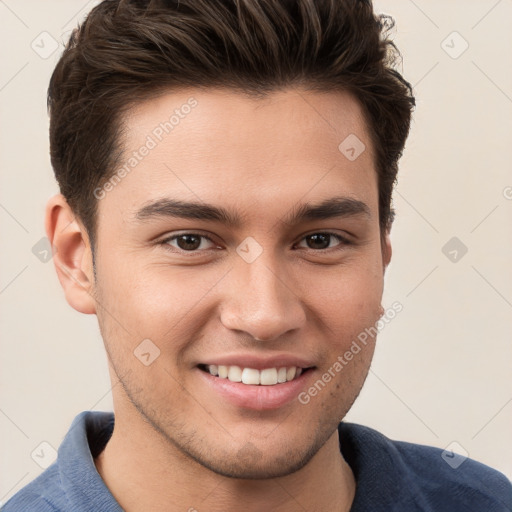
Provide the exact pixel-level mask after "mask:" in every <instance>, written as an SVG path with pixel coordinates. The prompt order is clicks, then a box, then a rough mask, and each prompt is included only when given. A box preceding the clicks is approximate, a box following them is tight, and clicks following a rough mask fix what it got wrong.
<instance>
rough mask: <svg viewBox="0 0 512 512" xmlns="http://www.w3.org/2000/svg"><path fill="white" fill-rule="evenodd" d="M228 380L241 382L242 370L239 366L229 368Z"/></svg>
mask: <svg viewBox="0 0 512 512" xmlns="http://www.w3.org/2000/svg"><path fill="white" fill-rule="evenodd" d="M228 379H229V380H230V381H231V382H242V368H240V366H230V367H229V371H228Z"/></svg>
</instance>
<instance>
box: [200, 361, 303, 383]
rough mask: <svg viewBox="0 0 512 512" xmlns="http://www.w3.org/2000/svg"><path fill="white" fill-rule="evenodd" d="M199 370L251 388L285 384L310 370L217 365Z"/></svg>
mask: <svg viewBox="0 0 512 512" xmlns="http://www.w3.org/2000/svg"><path fill="white" fill-rule="evenodd" d="M199 368H200V369H201V370H203V371H205V372H209V373H210V375H213V376H215V377H219V378H221V379H228V380H229V381H231V382H241V383H242V384H247V385H251V386H275V385H277V384H284V383H285V382H290V381H292V380H294V379H297V378H299V377H300V375H301V374H302V372H303V371H305V370H308V368H305V369H303V368H301V367H297V366H289V367H281V368H264V369H262V370H257V369H255V368H242V367H240V366H237V365H231V366H225V365H215V364H209V365H199Z"/></svg>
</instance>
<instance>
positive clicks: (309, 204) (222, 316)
mask: <svg viewBox="0 0 512 512" xmlns="http://www.w3.org/2000/svg"><path fill="white" fill-rule="evenodd" d="M382 22H383V19H379V18H377V17H376V16H375V15H374V13H373V8H372V5H371V3H370V2H369V1H362V0H359V1H356V0H345V1H338V2H334V1H332V2H329V1H327V0H323V1H322V0H318V1H316V2H313V1H311V0H300V1H297V2H291V1H285V0H281V1H279V0H259V1H257V0H239V1H233V0H225V1H211V0H210V1H206V0H188V1H180V2H170V1H168V2H164V1H161V2H146V1H141V0H138V1H135V0H128V1H122V0H121V1H118V0H105V1H104V2H102V3H101V4H99V5H98V6H97V7H95V8H94V9H93V11H92V12H91V13H90V15H89V17H88V19H87V20H86V21H85V22H84V24H83V25H82V26H81V27H80V29H79V30H78V31H75V32H74V33H73V35H72V37H71V40H70V42H69V44H68V46H67V48H66V50H65V52H64V54H63V56H62V57H61V59H60V61H59V63H58V64H57V67H56V69H55V72H54V74H53V76H52V79H51V82H50V88H49V97H48V99H49V109H50V116H51V117H50V145H51V158H52V165H53V167H54V170H55V174H56V177H57V180H58V181H59V185H60V191H61V194H58V195H56V196H55V197H53V198H51V199H50V201H49V202H48V205H47V215H46V231H47V234H48V238H49V239H50V240H51V242H52V245H53V246H54V250H55V253H54V261H55V264H56V270H57V274H58V277H59V280H60V282H61V285H62V287H63V289H64V293H65V295H66V299H67V301H68V302H69V304H70V305H71V306H72V307H73V308H74V309H76V310H77V311H79V312H81V313H84V314H96V315H97V317H98V322H99V326H100V330H101V334H102V337H103V339H104V343H105V348H106V351H107V356H108V361H109V369H110V374H111V379H112V384H113V390H112V393H113V398H114V412H115V420H114V415H113V414H107V413H99V412H90V411H88V412H83V413H81V414H80V415H78V416H77V418H76V419H75V421H74V422H73V425H72V426H71V428H70V431H69V433H68V434H67V436H66V438H65V440H64V441H63V443H62V445H61V446H60V449H59V455H58V459H57V461H56V463H55V464H53V465H52V466H51V467H50V468H48V469H47V470H46V471H45V472H44V473H43V474H41V475H40V476H39V477H38V478H36V479H35V480H34V481H33V482H32V483H30V484H29V485H28V486H26V487H25V488H24V489H22V490H21V491H20V492H19V493H18V494H17V495H15V496H14V497H13V498H12V499H11V500H10V501H9V502H8V503H7V504H6V506H5V507H4V509H3V510H5V511H6V512H11V511H18V510H24V511H25V510H37V511H64V510H66V511H67V510H69V511H86V510H101V511H119V510H126V511H128V512H138V511H155V512H158V511H168V512H175V511H186V510H188V511H199V512H201V511H211V512H218V511H235V510H244V511H274V510H275V511H280V512H281V511H282V512H288V511H299V510H300V511H302V510H307V511H328V512H330V511H349V510H351V511H353V512H360V511H379V510H382V511H384V510H385V511H388V510H393V511H408V512H410V511H414V510H422V511H436V512H438V511H444V510H446V511H451V512H453V511H463V510H464V511H467V510H474V511H486V512H487V511H506V510H512V485H511V484H510V482H509V481H508V480H507V479H506V478H505V477H504V476H503V475H501V474H500V473H498V472H496V471H494V470H492V469H491V468H488V467H486V466H484V465H482V464H480V463H478V462H476V461H472V460H466V461H464V463H463V464H462V465H461V466H460V467H459V468H458V469H457V470H454V469H452V468H451V467H450V466H449V465H447V464H446V463H445V462H444V461H443V459H442V458H441V450H439V449H436V448H431V447H425V446H419V445H413V444H408V443H402V442H396V441H391V440H389V439H387V438H386V437H384V436H383V435H381V434H379V433H378V432H376V431H375V430H372V429H369V428H366V427H363V426H359V425H353V424H347V423H344V422H342V420H343V418H344V417H345V415H346V413H347V411H348V410H349V409H350V407H351V405H352V404H353V402H354V400H355V399H356V397H357V396H358V394H359V392H360V390H361V387H362V385H363V383H364V380H365V378H366V375H367V373H368V370H369V366H370V363H371V360H372V355H373V351H374V347H375V341H376V332H377V329H376V328H375V326H376V325H378V323H379V320H380V319H382V318H386V315H389V314H390V313H389V312H386V311H385V310H384V308H383V307H382V305H381V299H382V292H383V276H384V272H385V269H386V267H387V265H388V263H389V261H390V258H391V245H390V239H389V232H390V229H391V224H392V219H393V212H392V210H391V206H390V205H391V192H392V187H393V183H394V181H395V178H396V172H397V162H398V159H399V157H400V156H401V153H402V150H403V148H404V144H405V140H406V137H407V134H408V131H409V124H410V116H411V110H412V108H413V105H414V99H413V97H412V94H411V90H410V86H409V84H408V83H407V82H406V81H405V80H404V79H403V78H402V77H401V76H400V75H399V74H398V73H397V72H396V71H394V70H393V69H392V67H391V66H392V62H393V57H394V56H395V53H394V51H393V50H394V48H393V46H392V43H390V42H389V41H388V40H387V39H386V38H385V34H382V32H381V31H382V28H383V23H382Z"/></svg>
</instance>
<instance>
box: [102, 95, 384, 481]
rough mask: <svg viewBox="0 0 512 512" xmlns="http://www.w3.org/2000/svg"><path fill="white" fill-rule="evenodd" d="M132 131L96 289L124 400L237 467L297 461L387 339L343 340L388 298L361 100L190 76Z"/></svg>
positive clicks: (125, 413) (323, 435) (329, 429)
mask: <svg viewBox="0 0 512 512" xmlns="http://www.w3.org/2000/svg"><path fill="white" fill-rule="evenodd" d="M187 105H188V107H187ZM173 113H174V118H171V116H172V115H173ZM170 118H171V120H170V121H169V119H170ZM166 122H167V123H168V124H167V125H166V124H165V123H166ZM124 133H125V135H124V137H125V138H124V143H125V157H126V158H125V161H124V162H123V164H124V163H126V164H127V166H126V167H125V171H124V172H123V171H121V172H120V173H118V178H119V179H117V180H115V181H111V183H110V185H107V187H105V188H103V189H102V190H101V191H97V195H98V197H101V199H99V210H98V211H99V228H98V236H97V252H96V257H95V260H96V271H97V281H96V282H95V290H94V291H95V297H96V298H97V301H96V303H95V312H96V314H97V316H98V320H99V324H100V328H101V332H102V335H103V338H104V342H105V346H106V349H107V352H108V356H109V360H110V365H111V367H112V369H113V371H114V372H115V374H116V376H117V377H118V378H119V379H120V385H119V386H116V388H115V389H114V400H116V398H117V399H118V406H117V407H118V410H116V414H117V415H118V416H119V417H122V418H124V420H126V421H130V419H131V420H133V421H139V422H140V421H141V420H140V417H141V416H140V415H142V417H143V418H144V419H145V421H146V422H147V423H148V424H149V425H151V427H152V428H153V430H154V433H155V436H160V438H161V439H163V440H164V442H165V443H168V444H169V445H173V446H174V447H178V448H179V449H180V450H181V452H182V453H184V454H185V455H187V456H189V457H191V458H192V459H194V460H196V461H198V462H199V463H201V464H202V465H203V466H205V467H207V468H210V469H212V470H213V471H215V472H217V473H219V474H222V475H227V476H235V477H240V478H265V477H273V476H281V475H284V474H288V473H290V472H292V471H295V470H297V469H299V468H300V467H302V466H303V465H305V464H306V463H307V462H308V461H309V460H310V459H311V458H312V456H313V455H314V454H315V453H316V452H317V451H318V450H319V449H320V448H321V447H322V446H323V445H324V444H325V443H326V441H327V440H328V439H329V437H331V436H332V435H333V433H334V432H335V431H336V427H337V425H338V423H339V422H340V421H341V420H342V418H343V417H344V415H345V414H346V412H347V411H348V409H349V408H350V406H351V405H352V403H353V401H354V400H355V398H356V396H357V395H358V393H359V391H360V389H361V387H362V385H363V382H364V380H365V377H366V375H367V372H368V368H369V365H370V361H371V358H372V355H373V349H374V341H375V340H374V339H372V338H368V339H367V342H366V344H365V345H364V346H363V347H362V350H360V351H359V352H358V353H357V354H353V357H352V358H351V360H349V361H347V358H346V357H344V354H345V353H346V352H347V351H350V347H351V345H352V343H353V341H354V340H356V339H357V337H358V335H359V334H360V333H361V332H363V331H364V330H365V328H368V327H371V326H374V325H375V323H376V322H377V321H378V319H379V316H380V313H381V309H380V304H381V297H382V286H383V272H384V268H385V265H386V264H387V256H385V255H386V254H387V252H386V250H384V248H383V245H382V244H381V236H380V235H381V234H380V231H379V218H378V186H377V177H376V171H375V166H374V161H373V150H372V147H371V143H370V140H369V136H368V131H367V129H366V127H365V123H364V119H363V116H362V113H361V110H360V108H359V106H358V104H357V102H356V101H355V100H354V99H353V97H351V96H350V95H348V94H347V93H314V92H307V91H300V92H299V91H292V90H284V91H280V92H275V93H272V94H271V95H269V96H268V97H267V98H266V99H251V98H248V97H245V96H242V95H240V94H237V93H234V92H228V91H222V90H213V89H211V90H208V91H198V90H186V91H181V92H173V93H172V94H168V95H165V96H162V97H160V98H158V99H152V100H150V101H147V102H145V103H143V104H140V105H138V106H137V107H136V108H135V109H133V110H132V111H131V112H130V114H129V115H128V116H127V117H126V118H125V132H124ZM351 134H352V135H351ZM354 135H355V136H357V139H359V141H360V142H362V143H363V144H364V145H365V149H364V151H362V152H360V151H361V149H362V148H363V146H361V144H360V142H357V139H355V138H354ZM349 136H350V137H351V138H349V139H347V137H349ZM345 139H347V142H345V143H343V141H344V140H345ZM342 143H343V144H342ZM340 144H342V146H341V149H339V146H340ZM144 146H145V147H146V148H147V150H144V149H142V148H143V147H144ZM351 148H352V149H351ZM359 153H360V154H359ZM354 157H356V158H354ZM130 158H134V159H135V160H131V161H130V160H129V159H130ZM187 203H193V204H187ZM308 212H309V213H308ZM341 360H343V361H344V362H343V364H342V363H341V362H340V361H341ZM337 361H338V363H339V365H341V366H342V369H339V366H338V365H336V362H337ZM236 367H239V369H237V368H236ZM282 368H285V370H283V369H282ZM298 368H300V370H298ZM226 373H228V377H227V378H226V377H225V375H226ZM294 374H295V375H294ZM326 375H327V377H326ZM329 376H330V378H329ZM240 378H242V379H243V382H236V381H239V380H240ZM287 379H290V380H287ZM276 380H278V381H279V382H276ZM319 380H320V381H321V382H322V383H323V385H322V384H321V383H320V384H319ZM245 382H249V383H250V382H252V383H253V384H247V383H245ZM256 382H260V384H255V383H256ZM315 383H316V387H315ZM312 389H316V392H315V391H314V390H313V391H311V390H312ZM121 395H122V396H123V397H124V398H127V400H125V401H122V400H120V397H121ZM121 404H122V405H121ZM120 409H121V410H120ZM116 421H117V420H116Z"/></svg>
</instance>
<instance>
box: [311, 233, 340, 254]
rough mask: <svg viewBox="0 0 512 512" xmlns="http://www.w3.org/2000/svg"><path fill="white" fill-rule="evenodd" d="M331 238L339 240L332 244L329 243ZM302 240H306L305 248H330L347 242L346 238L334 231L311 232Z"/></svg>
mask: <svg viewBox="0 0 512 512" xmlns="http://www.w3.org/2000/svg"><path fill="white" fill-rule="evenodd" d="M333 238H334V239H335V240H337V241H338V242H339V243H338V244H336V245H334V246H332V245H331V241H332V239H333ZM303 240H305V241H306V244H307V248H308V249H313V250H323V249H332V248H338V247H339V246H343V245H348V244H349V241H348V240H346V239H345V238H343V237H342V236H340V235H338V234H335V233H313V234H311V235H307V236H305V237H304V238H303Z"/></svg>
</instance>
